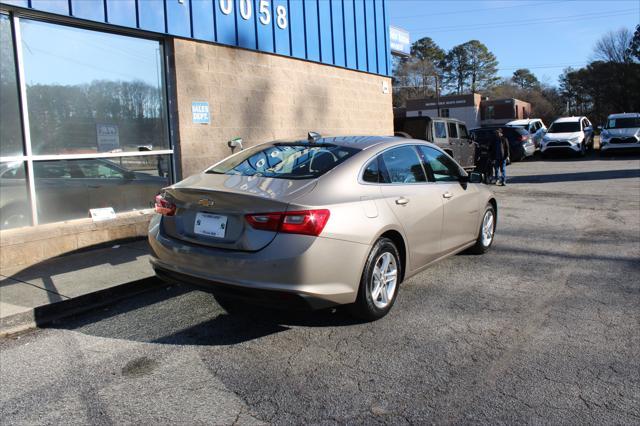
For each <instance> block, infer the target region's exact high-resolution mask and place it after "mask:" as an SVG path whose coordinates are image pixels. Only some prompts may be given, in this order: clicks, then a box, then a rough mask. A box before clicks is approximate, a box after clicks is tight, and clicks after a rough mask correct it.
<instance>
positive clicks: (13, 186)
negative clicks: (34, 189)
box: [0, 161, 31, 229]
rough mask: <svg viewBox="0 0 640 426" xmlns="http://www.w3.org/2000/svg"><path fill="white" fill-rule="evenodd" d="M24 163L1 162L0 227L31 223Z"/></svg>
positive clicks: (13, 226) (16, 226) (5, 227)
mask: <svg viewBox="0 0 640 426" xmlns="http://www.w3.org/2000/svg"><path fill="white" fill-rule="evenodd" d="M30 211H31V210H30V207H29V197H28V193H27V181H26V179H25V170H24V163H23V162H22V161H16V162H11V163H0V225H1V226H0V229H10V228H18V227H20V226H28V225H30V224H31V219H30V218H31V213H30Z"/></svg>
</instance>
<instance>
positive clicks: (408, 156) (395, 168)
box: [380, 145, 427, 183]
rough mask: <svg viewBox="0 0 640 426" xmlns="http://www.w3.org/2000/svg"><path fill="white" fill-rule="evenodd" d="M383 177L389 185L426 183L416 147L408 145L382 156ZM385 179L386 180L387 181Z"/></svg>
mask: <svg viewBox="0 0 640 426" xmlns="http://www.w3.org/2000/svg"><path fill="white" fill-rule="evenodd" d="M381 160H382V161H381V164H380V168H381V169H383V170H382V171H381V175H387V176H388V178H386V179H388V182H389V183H417V182H426V181H427V178H426V176H425V173H424V169H423V168H422V163H421V161H420V157H418V153H417V152H416V150H415V149H414V147H412V146H409V145H406V146H401V147H398V148H393V149H390V150H388V151H385V152H383V153H382V155H381ZM386 179H385V180H386Z"/></svg>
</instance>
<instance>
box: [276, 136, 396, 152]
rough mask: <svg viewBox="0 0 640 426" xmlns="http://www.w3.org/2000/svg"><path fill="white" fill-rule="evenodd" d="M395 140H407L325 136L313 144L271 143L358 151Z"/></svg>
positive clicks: (287, 141) (303, 141)
mask: <svg viewBox="0 0 640 426" xmlns="http://www.w3.org/2000/svg"><path fill="white" fill-rule="evenodd" d="M396 140H399V141H406V140H407V138H403V137H399V136H326V137H321V138H319V139H316V140H315V142H312V143H309V141H308V140H307V139H289V140H278V141H274V142H272V143H282V144H301V145H302V144H309V145H314V144H315V145H322V144H331V145H338V146H348V147H353V148H359V149H367V148H369V147H372V146H375V145H379V144H382V143H385V142H394V141H396Z"/></svg>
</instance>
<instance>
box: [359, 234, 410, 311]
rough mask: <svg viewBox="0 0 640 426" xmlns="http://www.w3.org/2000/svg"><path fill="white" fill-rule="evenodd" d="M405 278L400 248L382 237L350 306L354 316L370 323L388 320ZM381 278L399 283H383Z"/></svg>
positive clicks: (375, 247) (374, 246) (368, 259)
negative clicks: (401, 281) (402, 279)
mask: <svg viewBox="0 0 640 426" xmlns="http://www.w3.org/2000/svg"><path fill="white" fill-rule="evenodd" d="M392 274H394V275H392ZM384 275H388V277H384ZM376 277H378V279H377V280H376ZM401 277H402V263H401V262H400V253H399V252H398V248H397V247H396V245H395V244H394V243H393V241H391V240H390V239H388V238H380V239H379V240H378V241H376V243H375V244H374V245H373V248H372V249H371V252H370V253H369V257H368V258H367V262H366V263H365V266H364V270H363V271H362V276H361V278H360V287H359V288H358V297H357V299H356V301H355V303H354V304H353V305H351V306H350V311H351V314H352V315H353V316H355V317H357V318H360V319H364V320H367V321H374V320H377V319H380V318H382V317H384V316H385V315H386V314H387V313H388V312H389V311H390V310H391V308H392V307H393V304H394V303H395V301H396V297H397V295H398V288H399V287H400V280H401ZM379 278H394V280H395V281H391V280H389V281H387V282H385V283H381V282H380V279H379Z"/></svg>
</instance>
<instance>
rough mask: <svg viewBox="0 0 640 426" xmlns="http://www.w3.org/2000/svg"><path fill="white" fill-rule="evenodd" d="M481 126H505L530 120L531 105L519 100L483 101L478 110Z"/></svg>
mask: <svg viewBox="0 0 640 426" xmlns="http://www.w3.org/2000/svg"><path fill="white" fill-rule="evenodd" d="M480 113H481V114H480V123H481V124H482V125H483V126H491V125H499V124H506V123H508V122H509V121H513V120H520V119H523V118H531V104H530V103H529V102H525V101H521V100H519V99H513V98H510V99H492V100H485V101H483V102H482V104H481V108H480Z"/></svg>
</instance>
